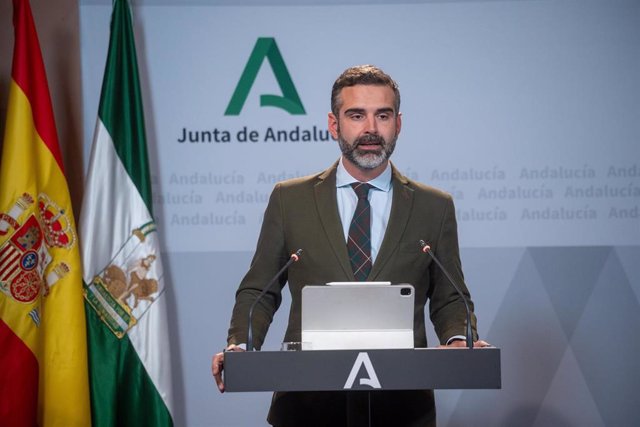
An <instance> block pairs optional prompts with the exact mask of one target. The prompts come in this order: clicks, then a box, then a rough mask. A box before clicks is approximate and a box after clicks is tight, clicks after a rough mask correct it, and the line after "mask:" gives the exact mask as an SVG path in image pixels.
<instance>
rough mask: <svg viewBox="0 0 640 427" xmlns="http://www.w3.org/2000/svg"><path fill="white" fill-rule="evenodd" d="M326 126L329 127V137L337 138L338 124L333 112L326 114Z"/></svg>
mask: <svg viewBox="0 0 640 427" xmlns="http://www.w3.org/2000/svg"><path fill="white" fill-rule="evenodd" d="M327 127H328V128H329V133H330V134H331V137H332V138H333V139H335V140H337V139H338V130H339V128H340V125H339V124H338V118H337V117H336V116H335V114H333V113H329V114H328V115H327Z"/></svg>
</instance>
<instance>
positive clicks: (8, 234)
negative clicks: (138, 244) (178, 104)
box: [0, 0, 91, 427]
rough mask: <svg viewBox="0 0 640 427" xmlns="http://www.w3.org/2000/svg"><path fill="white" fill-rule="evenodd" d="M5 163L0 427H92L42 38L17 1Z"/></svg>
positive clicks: (0, 199) (0, 238) (71, 224)
mask: <svg viewBox="0 0 640 427" xmlns="http://www.w3.org/2000/svg"><path fill="white" fill-rule="evenodd" d="M13 5H14V26H15V47H14V56H13V69H12V81H11V83H10V88H9V102H8V108H7V118H6V129H5V135H4V141H3V151H2V157H1V161H0V348H1V349H2V351H0V420H1V422H0V424H2V425H11V426H23V425H24V426H34V425H40V426H83V427H84V426H89V425H90V424H91V421H90V419H91V418H90V410H89V387H88V384H89V382H88V373H87V350H86V326H85V317H84V305H83V294H82V291H83V290H82V271H81V262H80V256H79V248H78V238H77V233H76V228H75V220H74V218H73V211H72V206H71V198H70V196H69V190H68V186H67V181H66V177H65V175H64V169H63V164H62V156H61V152H60V147H59V145H58V139H57V135H56V127H55V122H54V119H53V110H52V108H51V100H50V96H49V90H48V84H47V78H46V75H45V70H44V65H43V61H42V56H41V53H40V45H39V42H38V36H37V33H36V30H35V26H34V23H33V17H32V15H31V9H30V7H29V3H28V1H27V0H14V1H13Z"/></svg>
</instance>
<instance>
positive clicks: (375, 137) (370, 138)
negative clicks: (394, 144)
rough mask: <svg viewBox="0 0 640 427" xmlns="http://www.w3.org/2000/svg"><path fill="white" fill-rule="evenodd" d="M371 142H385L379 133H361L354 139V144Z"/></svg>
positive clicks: (380, 143)
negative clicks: (361, 134)
mask: <svg viewBox="0 0 640 427" xmlns="http://www.w3.org/2000/svg"><path fill="white" fill-rule="evenodd" d="M373 144H379V145H385V144H386V142H385V140H384V138H383V137H381V136H380V135H363V136H361V137H360V138H358V139H357V140H356V146H358V145H373Z"/></svg>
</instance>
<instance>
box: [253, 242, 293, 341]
mask: <svg viewBox="0 0 640 427" xmlns="http://www.w3.org/2000/svg"><path fill="white" fill-rule="evenodd" d="M301 254H302V249H298V250H297V251H295V252H294V253H292V254H291V257H289V261H287V263H286V264H285V265H284V266H283V267H282V268H281V269H280V271H278V272H277V273H276V275H275V276H273V278H272V279H271V281H270V282H269V283H268V284H267V286H265V287H264V288H263V289H262V292H260V295H258V298H256V300H255V301H254V302H253V304H251V307H250V308H249V330H248V331H247V351H253V309H254V308H255V307H256V305H257V304H258V302H259V301H260V300H261V299H262V298H263V297H264V295H265V294H266V293H267V292H268V291H269V289H271V287H272V286H273V284H274V283H275V282H276V280H278V278H279V277H280V276H281V275H282V273H284V272H285V270H286V269H288V268H289V266H291V264H293V263H294V262H296V261H298V260H299V259H300V255H301Z"/></svg>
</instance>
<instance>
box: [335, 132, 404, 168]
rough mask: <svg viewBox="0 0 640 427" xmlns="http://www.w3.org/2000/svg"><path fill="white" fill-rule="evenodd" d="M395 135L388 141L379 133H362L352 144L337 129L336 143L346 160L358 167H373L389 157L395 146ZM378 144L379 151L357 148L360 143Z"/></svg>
mask: <svg viewBox="0 0 640 427" xmlns="http://www.w3.org/2000/svg"><path fill="white" fill-rule="evenodd" d="M397 139H398V137H397V136H394V137H393V139H392V140H391V141H389V142H387V141H385V140H384V138H383V137H381V136H380V135H370V134H368V135H363V136H361V137H360V138H358V139H356V140H355V141H354V142H353V144H349V143H348V142H347V141H346V140H345V139H344V138H343V137H342V135H341V134H340V132H339V131H338V145H339V146H340V150H342V155H344V156H345V157H346V158H347V160H350V161H351V163H353V164H355V165H356V166H357V167H359V168H360V169H367V170H369V169H375V168H377V167H378V166H380V165H381V164H382V163H384V162H385V161H386V160H388V159H389V157H391V154H392V153H393V150H394V149H395V148H396V140H397ZM372 143H374V144H379V145H380V151H378V152H373V151H363V150H360V149H358V146H360V145H366V144H372Z"/></svg>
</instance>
